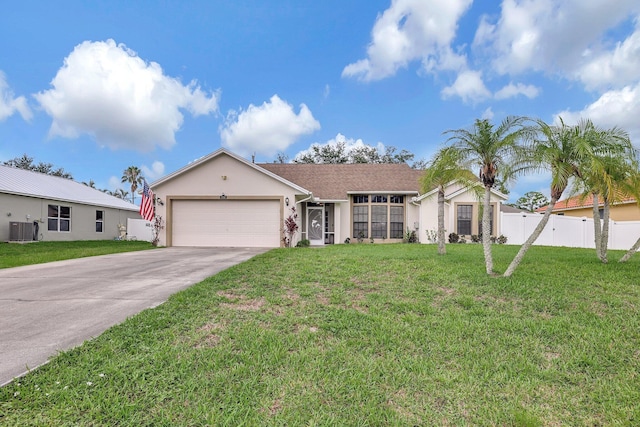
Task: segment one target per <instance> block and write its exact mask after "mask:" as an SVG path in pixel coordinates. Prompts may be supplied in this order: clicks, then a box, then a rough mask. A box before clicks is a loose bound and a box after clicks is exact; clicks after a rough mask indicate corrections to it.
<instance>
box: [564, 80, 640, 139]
mask: <svg viewBox="0 0 640 427" xmlns="http://www.w3.org/2000/svg"><path fill="white" fill-rule="evenodd" d="M558 116H559V117H562V119H563V120H564V122H565V123H567V124H572V123H576V122H577V121H578V120H579V119H580V118H585V119H591V120H592V121H593V122H594V123H595V124H596V125H598V126H601V127H604V128H612V127H615V126H617V127H620V128H622V129H624V130H626V131H627V132H629V136H630V137H631V141H632V142H633V143H634V144H635V145H636V147H638V146H640V121H638V117H640V83H637V84H636V85H635V86H626V87H624V88H622V89H620V90H611V91H608V92H605V93H604V94H603V95H602V96H600V98H599V99H598V100H596V101H595V102H594V103H592V104H590V105H588V106H586V107H585V108H584V109H583V110H582V111H570V110H565V111H562V112H560V113H558V114H557V116H556V117H558Z"/></svg>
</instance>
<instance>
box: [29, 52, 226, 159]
mask: <svg viewBox="0 0 640 427" xmlns="http://www.w3.org/2000/svg"><path fill="white" fill-rule="evenodd" d="M51 84H52V86H53V88H52V89H49V90H47V91H44V92H40V93H38V94H35V95H34V97H35V98H36V99H37V100H38V102H40V104H41V105H42V107H43V108H44V110H45V111H46V112H47V114H49V115H50V116H51V117H52V118H53V122H52V124H51V128H50V130H49V134H50V136H61V137H65V138H76V137H78V136H79V135H81V134H89V135H92V136H93V137H94V138H95V139H96V141H97V142H98V143H99V144H100V145H102V146H108V147H110V148H112V149H122V148H127V149H134V150H139V151H150V150H153V149H154V148H155V147H156V146H158V147H161V148H165V149H167V148H170V147H171V146H172V145H174V144H175V133H176V132H177V131H178V130H179V129H180V127H181V126H182V123H183V115H182V113H181V111H180V110H181V109H186V110H188V111H189V112H190V113H191V114H193V115H194V116H198V115H203V114H210V113H214V112H216V111H217V109H218V96H219V95H218V94H217V93H209V94H208V93H205V92H204V91H202V89H201V88H200V87H199V86H198V85H197V83H196V82H195V81H192V82H190V83H189V84H188V85H183V84H182V83H181V82H180V81H179V80H178V79H176V78H173V77H169V76H166V75H165V74H164V73H163V70H162V68H161V67H160V65H159V64H157V63H155V62H146V61H144V60H143V59H141V58H140V57H138V56H137V54H136V53H135V52H134V51H132V50H130V49H128V48H127V47H126V46H125V45H123V44H116V42H115V41H113V40H107V41H105V42H89V41H85V42H83V43H81V44H79V45H78V46H76V47H75V48H74V50H73V52H71V53H70V54H69V56H68V57H66V58H65V60H64V65H63V66H62V68H60V70H58V73H57V74H56V76H55V77H54V79H53V81H52V82H51Z"/></svg>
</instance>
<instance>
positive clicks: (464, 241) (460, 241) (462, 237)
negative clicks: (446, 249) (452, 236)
mask: <svg viewBox="0 0 640 427" xmlns="http://www.w3.org/2000/svg"><path fill="white" fill-rule="evenodd" d="M458 243H467V239H465V238H464V236H460V240H458Z"/></svg>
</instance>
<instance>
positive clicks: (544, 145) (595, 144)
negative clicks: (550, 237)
mask: <svg viewBox="0 0 640 427" xmlns="http://www.w3.org/2000/svg"><path fill="white" fill-rule="evenodd" d="M537 128H538V132H539V136H540V137H539V138H537V139H536V140H535V142H534V146H533V148H532V154H531V156H532V157H531V165H532V168H536V169H543V170H550V171H551V201H550V203H549V205H548V206H547V209H546V210H545V212H544V215H543V216H542V220H541V221H540V222H539V223H538V225H537V226H536V228H535V229H534V230H533V232H532V233H531V235H530V236H529V238H528V239H527V241H526V242H524V244H523V245H522V246H521V247H520V250H519V251H518V253H517V254H516V256H515V257H514V258H513V261H511V264H509V267H507V270H506V271H505V273H504V276H505V277H509V276H511V275H512V274H513V272H514V271H515V269H516V268H517V267H518V265H519V264H520V262H521V261H522V259H523V258H524V255H525V254H526V253H527V251H528V250H529V248H530V247H531V246H532V245H533V243H534V242H535V241H536V239H537V238H538V237H539V236H540V234H541V233H542V230H544V227H545V226H546V225H547V223H548V222H549V218H550V217H551V212H552V211H553V208H554V206H555V204H556V202H557V201H558V200H560V198H561V197H562V194H563V193H564V191H565V190H566V189H567V187H568V186H569V184H570V183H571V182H572V179H579V180H581V179H584V176H585V173H586V172H585V171H586V170H588V169H589V168H599V167H600V166H599V156H600V155H603V154H604V153H606V152H608V150H609V148H610V147H608V146H607V145H606V144H602V142H603V140H601V139H597V138H594V135H593V131H594V125H593V123H592V122H591V121H590V120H581V121H579V122H578V124H577V125H575V126H569V125H566V124H565V123H564V121H563V120H562V118H560V120H559V124H558V125H548V124H547V123H545V122H543V121H542V120H538V121H537Z"/></svg>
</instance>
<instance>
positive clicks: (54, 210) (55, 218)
mask: <svg viewBox="0 0 640 427" xmlns="http://www.w3.org/2000/svg"><path fill="white" fill-rule="evenodd" d="M47 229H48V230H49V231H71V208H70V207H69V206H59V205H49V208H48V214H47Z"/></svg>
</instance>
